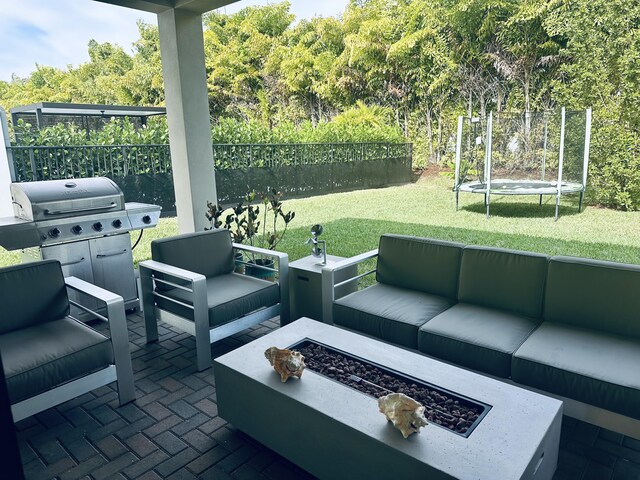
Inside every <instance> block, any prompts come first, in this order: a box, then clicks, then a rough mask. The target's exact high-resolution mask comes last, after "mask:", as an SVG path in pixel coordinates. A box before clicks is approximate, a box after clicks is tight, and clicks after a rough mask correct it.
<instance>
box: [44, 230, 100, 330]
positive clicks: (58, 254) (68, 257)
mask: <svg viewBox="0 0 640 480" xmlns="http://www.w3.org/2000/svg"><path fill="white" fill-rule="evenodd" d="M40 252H41V255H42V259H43V260H50V259H56V260H59V261H60V264H61V265H62V274H63V275H64V276H65V277H71V276H73V277H78V278H80V279H82V280H84V281H86V282H89V283H94V281H93V280H94V277H93V270H92V268H91V253H90V251H89V242H88V241H86V240H85V241H81V242H72V243H65V244H62V245H51V246H49V247H42V248H41V249H40ZM67 291H68V293H69V299H70V300H73V301H75V302H78V303H80V304H82V305H84V306H85V307H87V308H90V309H92V310H94V309H96V308H97V307H98V304H97V302H96V301H95V300H94V299H93V298H89V297H86V296H84V295H81V294H80V293H78V292H76V291H74V290H69V289H68V290H67ZM71 314H72V315H73V316H74V317H79V318H82V317H86V314H85V313H84V312H82V311H81V310H79V309H78V308H76V307H74V306H73V305H72V306H71Z"/></svg>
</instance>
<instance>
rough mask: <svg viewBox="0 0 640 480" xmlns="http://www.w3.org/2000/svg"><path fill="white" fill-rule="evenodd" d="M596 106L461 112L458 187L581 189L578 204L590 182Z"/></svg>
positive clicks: (516, 191)
mask: <svg viewBox="0 0 640 480" xmlns="http://www.w3.org/2000/svg"><path fill="white" fill-rule="evenodd" d="M590 131H591V110H590V109H588V110H585V111H575V112H569V111H565V109H564V108H563V109H562V110H561V111H559V112H555V113H551V112H535V113H528V114H513V113H497V114H494V113H490V114H489V115H487V117H486V118H478V117H459V118H458V135H457V142H456V167H455V180H454V188H453V190H454V192H455V195H456V209H458V204H459V202H458V196H459V192H470V193H480V194H483V195H484V196H485V204H486V208H487V217H489V216H490V215H489V211H490V210H489V209H490V203H491V195H539V196H540V203H542V195H555V197H556V214H555V218H556V220H557V219H558V207H559V203H560V196H561V195H563V194H569V193H579V194H580V202H579V207H578V208H579V210H580V209H581V208H582V200H583V196H584V191H585V188H586V182H587V169H588V161H589V141H590Z"/></svg>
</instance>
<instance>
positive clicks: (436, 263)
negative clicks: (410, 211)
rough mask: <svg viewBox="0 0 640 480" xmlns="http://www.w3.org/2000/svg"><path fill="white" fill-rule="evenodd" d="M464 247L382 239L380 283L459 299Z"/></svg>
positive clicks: (415, 239)
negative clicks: (459, 280) (459, 277)
mask: <svg viewBox="0 0 640 480" xmlns="http://www.w3.org/2000/svg"><path fill="white" fill-rule="evenodd" d="M463 246H464V245H462V244H461V243H453V242H445V241H440V240H431V239H429V238H418V237H409V236H405V235H382V236H381V237H380V246H379V250H378V265H377V268H376V280H377V281H378V282H380V283H385V284H387V285H394V286H396V287H401V288H410V289H412V290H418V291H421V292H425V293H432V294H434V295H441V296H444V297H448V298H456V291H457V288H458V272H459V270H460V256H461V254H462V248H463Z"/></svg>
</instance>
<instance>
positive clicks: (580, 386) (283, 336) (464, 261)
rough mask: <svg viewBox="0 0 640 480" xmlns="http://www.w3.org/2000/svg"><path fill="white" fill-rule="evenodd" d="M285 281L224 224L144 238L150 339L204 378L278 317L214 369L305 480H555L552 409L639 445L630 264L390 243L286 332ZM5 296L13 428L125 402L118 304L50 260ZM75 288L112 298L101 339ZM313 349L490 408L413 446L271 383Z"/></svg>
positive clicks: (338, 407) (315, 391)
mask: <svg viewBox="0 0 640 480" xmlns="http://www.w3.org/2000/svg"><path fill="white" fill-rule="evenodd" d="M238 251H243V252H245V257H244V260H243V262H246V263H251V262H252V260H253V258H254V257H255V256H256V255H257V256H261V257H271V258H273V259H274V260H275V263H274V267H272V268H271V267H262V268H264V269H267V270H270V271H272V272H273V273H275V274H276V275H277V281H275V282H272V281H268V280H262V279H258V278H254V277H252V276H250V275H247V274H241V273H236V272H234V268H235V267H236V262H237V258H236V256H235V253H236V252H238ZM371 258H376V261H377V265H376V268H375V269H374V270H373V271H374V272H375V274H376V282H375V283H374V284H373V285H371V286H369V287H367V288H364V289H362V290H358V291H356V289H355V288H354V287H353V286H352V285H354V284H355V283H352V282H356V281H357V280H358V279H359V278H361V277H362V276H363V275H357V272H356V266H357V265H359V264H360V263H361V262H363V261H364V260H366V259H371ZM345 272H347V273H348V275H345ZM369 273H372V272H369ZM288 276H289V265H288V257H287V255H286V254H283V253H279V252H274V251H270V250H263V249H256V248H253V247H247V246H245V245H239V244H233V243H232V242H231V238H230V236H229V233H228V231H226V230H212V231H207V232H200V233H195V234H185V235H179V236H176V237H171V238H167V239H162V240H156V241H154V242H153V243H152V260H149V261H145V262H141V263H140V280H141V290H142V292H141V297H142V302H141V304H142V309H143V312H144V317H145V331H146V335H147V342H153V341H156V340H158V328H157V324H158V321H163V322H166V323H168V324H170V325H172V326H174V327H175V328H178V329H179V330H181V331H184V332H186V333H188V334H190V335H194V336H195V339H196V340H195V341H196V351H197V368H198V370H203V369H206V368H208V367H209V366H210V365H211V364H212V359H211V344H212V343H214V342H216V341H218V340H220V339H222V338H225V337H227V336H230V335H233V334H235V333H237V332H239V331H241V330H243V329H246V328H248V327H249V326H252V325H256V324H258V323H261V322H263V321H264V320H266V319H269V318H273V317H276V316H278V315H279V316H280V319H281V325H283V327H282V328H281V329H279V330H277V331H274V332H272V333H271V334H268V335H265V336H264V337H262V338H260V339H259V340H256V341H254V342H252V343H250V344H248V345H245V346H244V347H241V348H239V349H237V350H235V351H233V352H231V353H229V354H227V355H224V356H222V357H219V358H218V359H216V360H215V361H214V362H213V365H214V373H215V377H216V384H217V392H218V393H217V397H218V403H219V410H220V414H221V416H223V417H224V418H225V419H227V420H228V421H230V422H231V423H232V424H234V425H235V426H236V427H237V428H239V429H241V430H243V431H245V432H247V433H248V434H249V435H251V436H254V437H255V438H256V439H258V440H259V441H261V442H263V443H265V444H266V445H268V446H269V447H270V448H273V449H274V450H276V451H278V452H280V453H282V454H283V455H284V456H286V457H287V458H290V459H291V460H292V461H294V462H295V463H298V464H299V465H300V466H302V467H303V468H305V469H307V470H308V471H309V472H311V473H313V474H315V475H318V476H321V477H323V476H332V475H334V474H337V473H336V472H338V471H336V470H335V465H338V464H339V462H336V463H335V465H333V466H331V465H329V463H331V462H326V461H324V460H322V459H323V458H326V455H327V454H332V455H333V454H335V455H338V456H340V457H341V458H342V457H344V461H345V462H347V464H348V468H345V469H344V470H342V472H343V474H344V475H347V473H348V472H356V471H358V470H357V469H358V468H364V470H361V471H371V472H372V475H373V476H372V477H371V478H375V477H378V478H384V475H383V473H384V472H387V473H388V472H389V468H391V469H396V471H397V472H405V473H406V475H408V476H409V477H410V476H413V475H417V474H418V473H419V472H423V473H424V472H431V473H433V474H434V475H436V477H435V478H465V477H468V476H469V472H470V471H472V470H475V471H476V472H480V473H481V472H485V473H486V474H487V475H490V473H491V472H492V471H493V472H495V468H500V469H504V470H503V471H504V472H505V475H506V477H504V478H534V475H535V478H551V477H552V476H553V473H554V471H555V465H556V462H557V452H558V441H559V432H560V420H561V417H562V413H563V404H562V403H561V402H560V401H558V400H557V399H560V400H562V401H564V402H565V404H564V412H565V413H569V414H570V415H571V416H576V417H579V418H583V419H585V420H587V421H589V422H591V423H595V424H606V426H607V427H608V428H612V429H614V430H617V431H620V432H621V433H625V434H627V435H630V436H633V437H634V438H640V429H639V428H638V425H640V424H639V423H638V422H640V412H639V411H638V407H637V405H638V404H640V402H638V400H639V399H640V375H639V374H638V373H637V369H635V368H633V366H634V365H637V363H638V361H639V360H640V343H639V341H638V340H639V339H640V333H639V331H638V328H639V327H638V323H637V321H636V322H635V323H634V320H635V317H634V316H633V312H634V311H638V307H640V305H637V303H638V302H640V300H639V299H638V297H637V296H634V295H633V294H630V293H629V292H631V291H635V290H636V289H637V287H638V286H640V283H639V282H640V268H638V267H634V266H631V265H623V264H614V263H610V262H596V261H591V260H586V259H575V258H567V257H552V258H549V257H547V256H544V255H539V254H531V253H524V252H514V251H508V250H501V249H494V248H487V247H474V246H465V245H462V244H457V243H453V242H442V241H435V240H430V239H422V238H416V237H403V236H397V235H384V236H382V237H381V239H380V248H379V249H378V250H375V251H372V252H368V253H365V254H362V255H359V256H356V257H353V258H351V259H344V260H339V261H337V262H334V263H332V264H329V265H328V266H326V267H324V268H322V271H321V277H322V285H321V291H319V292H318V295H319V296H321V297H322V302H323V308H322V311H323V316H324V318H323V320H324V323H326V325H323V324H322V323H320V322H317V321H314V320H310V319H304V318H303V319H300V320H297V321H294V322H293V323H291V324H290V325H287V324H288V323H289V320H290V319H289V287H288ZM345 277H350V278H346V279H345ZM336 278H338V279H339V280H338V281H336V280H335V279H336ZM0 287H2V288H1V289H0V292H2V293H1V295H2V297H3V302H4V299H5V298H6V299H7V302H9V303H6V305H8V306H9V310H6V311H10V312H12V315H11V318H10V319H7V320H6V321H3V325H2V326H1V328H2V330H1V331H0V351H2V359H3V362H4V366H5V367H4V369H5V376H6V377H7V384H8V387H9V396H10V401H11V404H12V411H13V413H14V420H16V421H17V420H19V419H21V418H25V417H26V416H30V415H33V414H35V413H37V412H38V411H41V410H44V409H47V408H50V407H52V406H54V405H56V404H59V403H62V402H64V401H66V400H68V399H70V398H73V397H74V396H77V395H80V394H82V393H84V392H87V391H90V390H92V389H94V388H97V387H98V386H100V385H104V384H107V383H110V382H112V381H114V380H117V382H118V391H119V396H120V404H121V405H122V404H124V403H127V402H129V401H132V400H134V399H135V393H134V387H133V375H132V372H131V360H130V356H129V352H128V345H127V342H126V338H127V337H126V335H127V331H126V320H125V317H124V313H125V311H124V308H125V306H124V303H123V301H122V299H121V298H119V297H118V296H117V295H114V294H111V293H109V292H106V291H104V290H102V289H100V288H98V287H95V286H93V285H90V284H87V283H86V282H83V281H80V280H78V279H75V278H67V279H64V278H63V276H62V271H61V269H60V264H59V263H58V262H57V261H44V262H37V263H31V264H23V265H20V266H16V267H8V268H5V269H2V270H0ZM67 288H71V289H80V288H83V289H84V290H85V291H87V292H88V293H89V294H90V295H92V296H93V297H96V298H99V299H101V301H102V302H106V303H105V305H106V310H105V309H104V308H103V309H102V310H100V311H98V312H95V311H94V312H92V314H93V315H95V316H97V317H98V318H101V319H103V320H107V321H108V322H109V328H110V334H111V338H107V337H106V336H103V335H101V334H98V333H97V332H95V331H93V330H92V329H91V328H90V327H89V326H87V325H85V324H84V323H82V322H79V321H77V320H74V319H73V318H70V317H69V316H68V315H69V299H68V296H67V293H66V290H67ZM336 291H337V292H338V295H336ZM342 294H345V296H340V295H342ZM36 298H37V300H36ZM73 303H74V304H75V303H76V302H73ZM3 305H5V304H4V303H3ZM79 308H82V307H79ZM105 311H106V315H103V314H104V313H105ZM3 318H4V315H3ZM291 320H296V319H295V318H292V319H291ZM332 324H335V325H337V326H339V327H341V328H337V327H335V326H332ZM285 325H286V326H285ZM348 330H352V331H351V332H350V331H348ZM369 337H377V339H374V338H369ZM309 338H311V339H313V340H317V341H319V342H321V343H326V344H328V345H333V346H335V347H336V348H338V349H342V350H344V351H346V352H349V353H352V354H354V355H356V356H358V357H361V358H364V359H366V360H368V361H371V362H373V363H374V364H379V365H385V366H387V367H389V368H391V369H394V370H396V371H399V372H401V373H402V374H403V375H408V376H409V377H411V378H415V379H419V380H421V381H422V380H424V381H426V382H430V383H434V384H436V385H440V386H442V387H445V388H447V389H450V390H453V391H454V392H457V393H459V394H461V395H463V396H465V397H469V398H472V399H475V400H478V401H480V402H482V403H484V404H487V405H489V406H490V411H489V413H487V415H486V416H485V417H484V419H483V420H482V422H481V423H480V424H479V425H478V426H477V427H476V428H475V430H474V431H473V432H472V433H471V434H470V435H469V436H467V437H464V436H459V435H457V434H456V433H454V432H450V431H447V430H444V429H439V428H437V427H435V426H434V427H433V428H430V427H431V425H430V426H428V427H427V431H426V432H423V435H421V436H419V437H420V438H418V439H414V437H416V436H415V435H414V436H412V437H410V438H409V439H408V440H405V439H403V438H402V436H401V435H400V434H399V432H397V431H395V430H393V429H392V428H391V427H389V426H388V425H387V424H386V421H385V420H384V417H383V416H382V415H381V414H380V413H378V412H377V411H376V410H375V409H374V410H371V408H370V407H371V403H372V402H373V404H374V405H377V403H376V402H375V399H372V398H370V397H367V396H366V395H363V394H361V393H359V392H356V391H354V390H352V389H350V388H348V387H345V386H343V385H340V384H337V383H336V382H334V381H333V380H330V379H328V378H325V377H322V376H321V375H317V374H315V373H312V372H310V373H307V374H306V375H305V376H303V378H301V379H300V380H297V379H295V380H290V381H289V382H287V383H282V382H280V379H279V377H278V376H277V374H275V373H274V372H273V370H272V369H271V367H270V366H269V364H268V362H266V361H265V359H264V355H263V352H264V350H265V349H266V348H267V347H270V346H274V345H275V346H278V347H282V348H285V347H289V346H292V345H295V343H296V342H298V341H300V340H303V339H309ZM160 340H161V339H160ZM380 340H382V341H383V342H381V341H380ZM390 343H394V344H396V345H398V346H400V347H402V348H399V347H398V346H394V345H390ZM461 367H462V368H461ZM479 373H480V374H479ZM518 386H524V387H526V389H523V388H518ZM540 393H543V394H540ZM553 397H556V398H553ZM371 452H377V453H376V454H375V455H371ZM456 455H457V457H456ZM505 455H506V457H507V458H510V459H511V460H510V461H507V462H506V463H505V458H504V457H505ZM514 458H515V459H517V460H513V459H514ZM348 459H350V460H348ZM364 459H367V460H369V461H371V463H370V464H369V465H368V466H367V467H363V466H362V465H361V464H362V462H363V461H364ZM452 459H455V461H453V460H452ZM384 465H386V467H384ZM465 465H466V467H465ZM383 467H384V468H383ZM385 468H386V470H385ZM492 468H493V470H492ZM469 469H471V470H469ZM376 471H377V472H378V473H377V474H374V472H376ZM480 473H478V475H479V476H480V478H482V475H481V474H480ZM335 478H337V477H335ZM352 478H353V477H352ZM488 478H489V477H488Z"/></svg>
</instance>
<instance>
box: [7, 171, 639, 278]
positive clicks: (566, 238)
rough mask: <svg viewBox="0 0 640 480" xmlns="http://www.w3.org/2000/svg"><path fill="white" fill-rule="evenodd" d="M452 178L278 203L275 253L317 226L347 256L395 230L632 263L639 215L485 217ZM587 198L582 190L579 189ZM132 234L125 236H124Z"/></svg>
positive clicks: (533, 201) (156, 232) (495, 203)
mask: <svg viewBox="0 0 640 480" xmlns="http://www.w3.org/2000/svg"><path fill="white" fill-rule="evenodd" d="M451 185H452V180H451V179H450V178H447V177H445V176H442V175H439V174H437V173H432V174H424V175H423V176H422V177H421V178H420V179H419V180H418V181H417V182H415V183H411V184H407V185H402V186H398V187H390V188H382V189H376V190H360V191H354V192H346V193H337V194H331V195H324V196H318V197H311V198H303V199H291V200H287V199H285V201H284V206H285V209H286V210H287V211H288V210H293V211H295V213H296V217H295V219H294V220H293V221H292V222H291V224H290V226H289V230H288V231H287V233H286V236H285V237H284V239H283V240H282V242H281V243H280V244H279V246H278V250H281V251H284V252H287V253H288V254H289V259H290V261H292V260H296V259H298V258H301V257H304V256H306V255H308V254H309V246H308V245H305V244H304V242H305V241H306V240H307V239H308V238H309V237H310V233H309V229H310V228H311V226H312V225H314V224H316V223H320V224H322V225H323V226H324V233H323V234H322V237H321V238H322V239H324V240H326V241H327V251H328V252H329V253H330V254H332V255H339V256H343V257H349V256H352V255H356V254H358V253H362V252H364V251H366V250H370V249H373V248H376V247H377V245H378V240H379V238H380V235H381V234H383V233H398V234H407V235H417V236H422V237H432V238H440V239H444V240H453V241H459V242H462V243H468V244H477V245H490V246H497V247H503V248H513V249H517V250H526V251H533V252H541V253H546V254H549V255H558V254H562V255H574V256H580V257H587V258H596V259H601V260H612V261H619V262H627V263H636V264H638V263H640V212H621V211H615V210H610V209H604V208H597V207H591V206H587V207H586V208H585V209H584V210H583V211H582V212H581V213H578V208H577V197H576V198H570V197H564V196H563V198H562V202H561V206H560V218H559V220H558V221H557V222H554V220H553V214H554V208H555V204H554V202H555V198H553V197H551V196H549V197H545V198H544V199H543V205H542V206H541V207H540V206H538V198H537V197H498V196H493V197H492V203H491V214H492V217H491V218H490V219H489V220H487V219H486V218H485V207H484V204H483V201H482V196H480V195H471V194H469V195H464V194H461V196H460V210H459V211H458V212H456V211H455V199H454V194H453V193H452V191H451ZM587 195H588V190H587ZM177 232H178V229H177V222H176V219H175V218H163V219H161V220H160V223H159V224H158V226H157V227H156V228H153V229H149V230H147V231H145V232H144V234H143V236H142V240H141V241H140V243H139V245H138V246H137V247H136V249H135V250H134V260H135V261H136V263H137V262H139V261H141V260H145V259H148V258H150V243H151V241H152V240H153V239H155V238H162V237H166V236H170V235H175V234H176V233H177ZM136 239H137V232H133V233H132V241H133V242H135V240H136ZM19 262H20V254H19V252H15V251H14V252H7V251H5V250H3V249H2V248H0V265H1V266H4V265H10V264H15V263H19Z"/></svg>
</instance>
